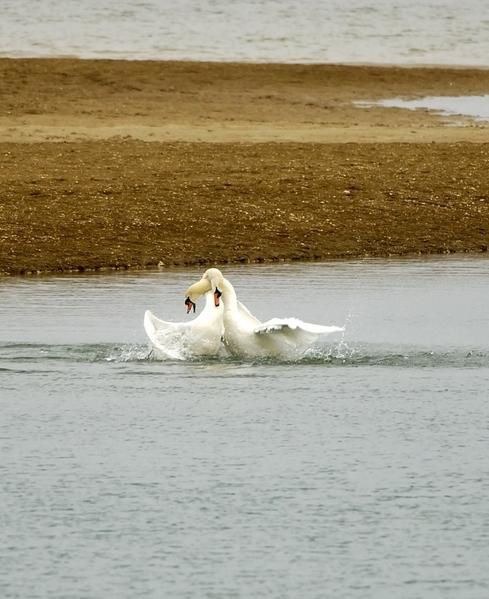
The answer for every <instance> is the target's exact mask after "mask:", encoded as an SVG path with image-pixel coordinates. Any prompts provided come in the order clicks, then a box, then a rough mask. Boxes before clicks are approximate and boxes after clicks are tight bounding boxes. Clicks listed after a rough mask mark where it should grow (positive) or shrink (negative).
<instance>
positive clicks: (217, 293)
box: [214, 287, 222, 308]
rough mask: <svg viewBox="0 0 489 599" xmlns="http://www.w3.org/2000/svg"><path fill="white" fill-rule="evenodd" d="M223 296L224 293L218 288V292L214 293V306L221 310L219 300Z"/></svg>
mask: <svg viewBox="0 0 489 599" xmlns="http://www.w3.org/2000/svg"><path fill="white" fill-rule="evenodd" d="M221 295H222V291H220V290H219V289H218V288H217V287H216V290H215V291H214V306H216V308H219V299H220V297H221Z"/></svg>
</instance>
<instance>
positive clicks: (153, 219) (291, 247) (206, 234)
mask: <svg viewBox="0 0 489 599" xmlns="http://www.w3.org/2000/svg"><path fill="white" fill-rule="evenodd" d="M0 155H1V157H2V161H1V169H0V189H1V198H2V199H1V203H0V271H1V272H3V273H9V274H20V273H26V272H36V271H42V272H45V271H66V270H71V269H75V270H76V269H78V270H84V269H94V270H96V269H100V268H103V267H110V268H125V267H148V266H156V265H158V264H160V265H165V266H171V265H188V264H223V263H227V262H248V261H251V262H254V261H257V262H260V261H273V260H282V259H284V260H324V259H331V258H351V257H364V256H390V255H407V254H418V253H420V254H428V253H440V252H441V253H444V252H445V253H448V252H485V251H487V247H488V245H489V144H470V143H467V144H463V143H461V144H385V143H384V144H375V143H374V144H313V143H307V144H289V143H280V144H278V143H266V144H205V143H176V144H170V143H145V142H141V141H98V142H83V143H81V142H78V143H68V142H64V143H40V144H35V143H31V144H8V143H3V144H0Z"/></svg>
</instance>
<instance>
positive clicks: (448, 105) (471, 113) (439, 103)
mask: <svg viewBox="0 0 489 599" xmlns="http://www.w3.org/2000/svg"><path fill="white" fill-rule="evenodd" d="M354 104H356V105H357V106H364V107H369V106H384V107H386V108H406V109H408V110H416V109H419V108H423V109H427V110H432V111H434V112H436V113H437V114H441V115H444V116H454V115H458V116H467V117H470V118H472V119H474V120H476V121H489V96H487V95H486V96H426V97H425V98H419V99H416V100H402V99H401V98H392V99H387V100H379V101H378V102H364V101H361V102H354Z"/></svg>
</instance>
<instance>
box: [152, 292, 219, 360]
mask: <svg viewBox="0 0 489 599" xmlns="http://www.w3.org/2000/svg"><path fill="white" fill-rule="evenodd" d="M205 297H206V304H205V307H204V309H203V310H202V312H201V313H200V314H199V315H198V316H197V318H194V319H193V320H190V321H189V322H167V321H165V320H161V319H159V318H157V317H156V316H155V315H154V314H153V313H152V312H151V311H150V310H146V312H145V313H144V330H145V331H146V335H147V336H148V338H149V341H150V343H151V348H152V351H153V352H154V354H155V355H156V356H157V357H159V358H163V359H165V358H170V359H173V360H185V359H186V358H188V357H193V356H216V355H218V354H219V352H220V351H222V335H223V333H224V326H223V312H224V308H223V306H222V304H221V305H219V306H216V304H215V301H214V294H212V293H206V296H205ZM186 305H187V313H189V312H190V311H191V310H192V309H193V311H194V312H195V304H193V303H192V302H187V304H186Z"/></svg>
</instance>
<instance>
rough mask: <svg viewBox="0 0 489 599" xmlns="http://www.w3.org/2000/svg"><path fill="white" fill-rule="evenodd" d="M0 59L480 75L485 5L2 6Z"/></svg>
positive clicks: (200, 2) (20, 1)
mask: <svg viewBox="0 0 489 599" xmlns="http://www.w3.org/2000/svg"><path fill="white" fill-rule="evenodd" d="M0 55H5V56H60V55H73V56H80V57H90V58H94V57H95V58H99V57H110V58H135V59H142V58H151V59H192V60H218V61H223V60H224V61H228V60H237V61H273V62H307V63H317V62H319V63H331V62H351V63H389V64H392V63H399V64H458V65H483V66H488V64H489V63H488V56H489V3H488V2H487V1H486V0H466V2H460V1H459V0H429V1H428V2H425V1H424V0H414V1H413V0H350V1H349V2H344V1H342V0H328V1H325V0H311V1H309V2H299V1H298V0H182V1H179V2H173V1H170V0H145V1H140V2H134V1H133V0H119V1H118V2H110V1H108V0H105V1H103V0H102V1H101V0H84V1H83V2H79V0H40V1H38V2H32V1H31V0H2V4H1V19H0Z"/></svg>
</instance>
